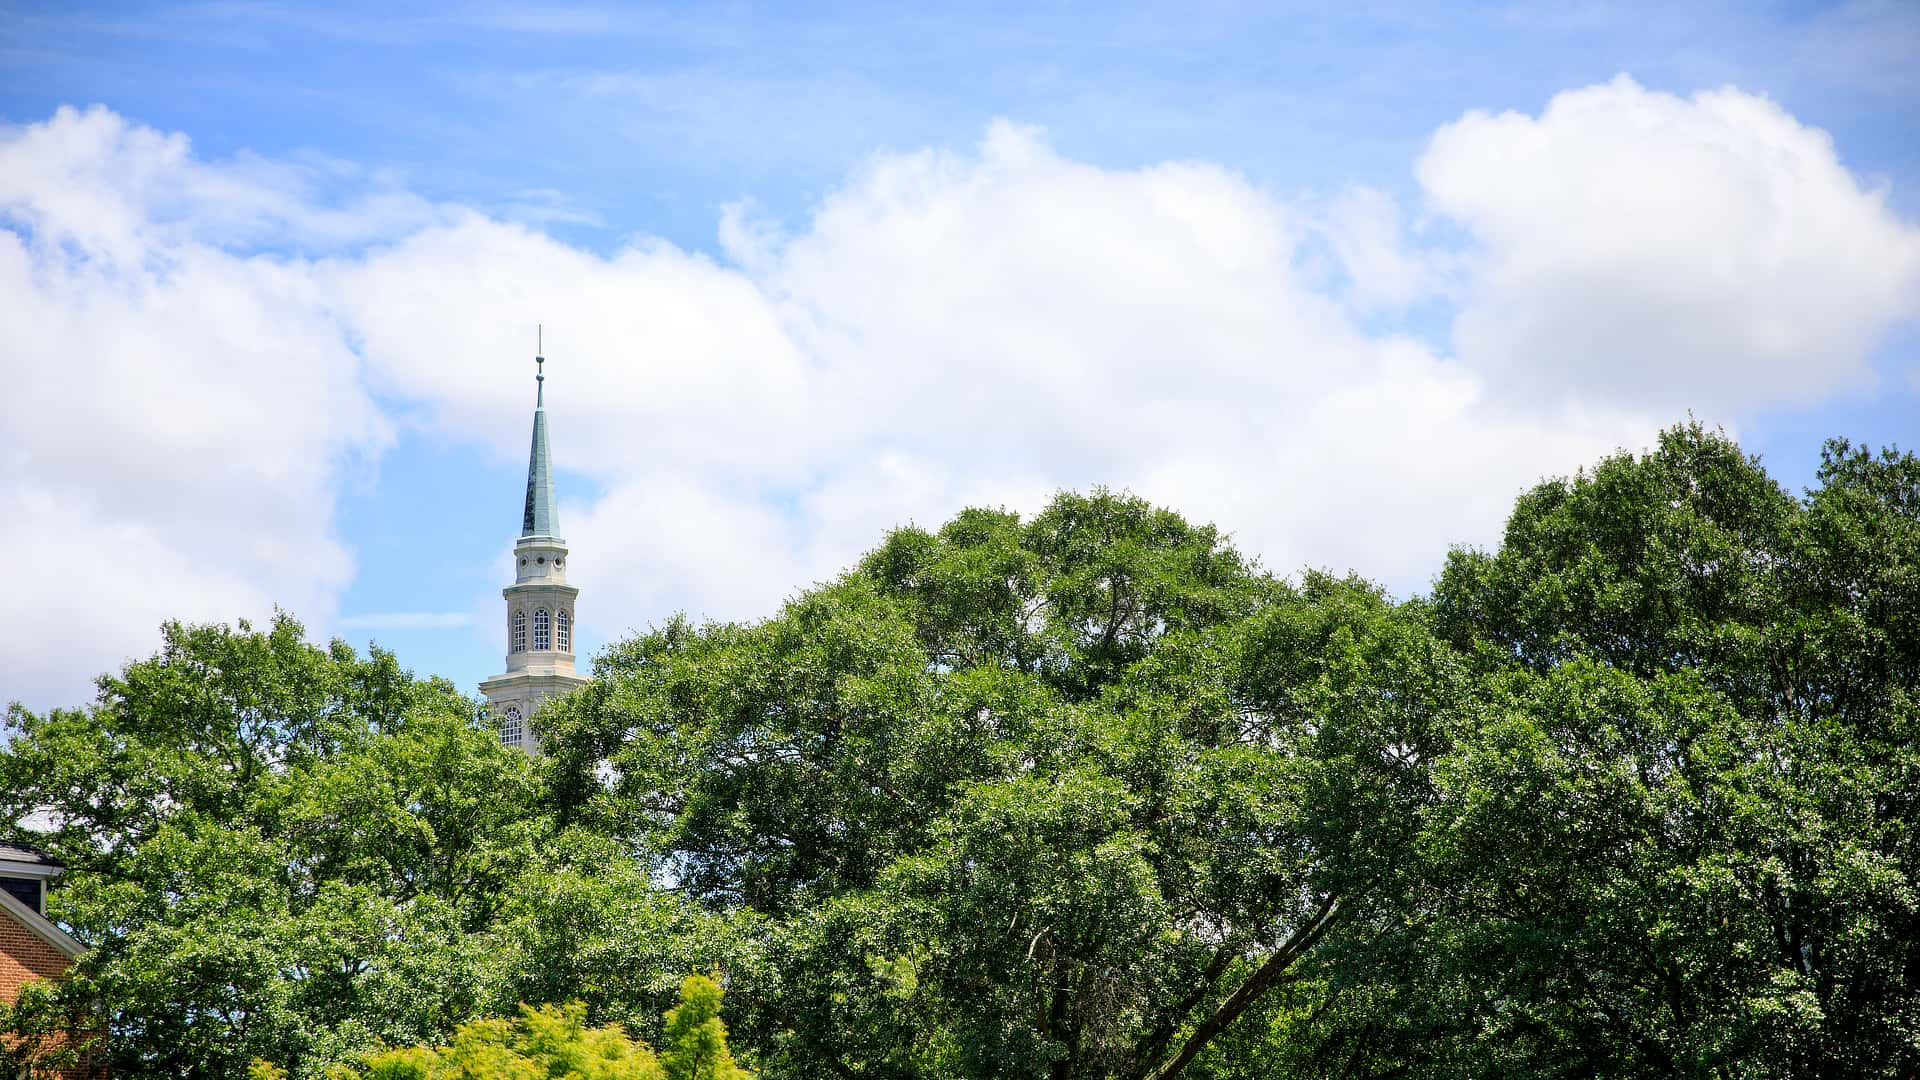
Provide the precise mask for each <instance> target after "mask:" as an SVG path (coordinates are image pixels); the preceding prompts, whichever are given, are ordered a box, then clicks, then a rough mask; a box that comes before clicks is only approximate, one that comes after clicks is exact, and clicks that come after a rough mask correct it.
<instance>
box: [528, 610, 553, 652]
mask: <svg viewBox="0 0 1920 1080" xmlns="http://www.w3.org/2000/svg"><path fill="white" fill-rule="evenodd" d="M551 648H553V620H552V619H551V618H550V617H548V615H547V609H546V608H534V609H533V651H534V652H545V651H547V650H548V649H551Z"/></svg>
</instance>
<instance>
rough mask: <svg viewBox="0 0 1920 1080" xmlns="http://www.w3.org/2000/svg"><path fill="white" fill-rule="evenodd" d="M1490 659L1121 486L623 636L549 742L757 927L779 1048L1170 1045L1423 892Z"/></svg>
mask: <svg viewBox="0 0 1920 1080" xmlns="http://www.w3.org/2000/svg"><path fill="white" fill-rule="evenodd" d="M1463 670H1464V669H1463V668H1462V667H1461V665H1460V664H1459V663H1458V661H1457V660H1456V659H1455V658H1454V657H1453V656H1452V654H1451V653H1450V652H1449V651H1448V650H1446V649H1445V648H1444V647H1442V646H1441V645H1440V644H1439V642H1438V641H1437V640H1436V639H1434V638H1433V637H1432V635H1431V634H1429V633H1428V632H1427V631H1426V630H1425V628H1424V626H1423V624H1422V623H1421V621H1420V620H1419V619H1418V618H1414V617H1404V616H1403V614H1402V613H1401V611H1400V610H1399V609H1396V608H1395V607H1394V606H1393V605H1392V604H1390V603H1388V602H1387V601H1386V600H1385V599H1384V598H1383V597H1382V596H1381V594H1380V593H1379V592H1378V591H1377V590H1375V589H1373V588H1371V587H1369V586H1366V585H1365V584H1364V583H1360V582H1357V581H1336V580H1333V579H1329V578H1325V577H1321V576H1312V577H1310V578H1309V579H1308V581H1307V582H1306V584H1305V585H1304V586H1303V587H1302V588H1297V589H1296V588H1292V587H1289V586H1287V585H1286V584H1285V583H1283V582H1281V581H1278V580H1276V579H1274V578H1272V577H1270V576H1268V575H1266V574H1264V573H1262V572H1260V571H1259V570H1258V569H1257V568H1256V567H1253V566H1251V565H1250V564H1248V563H1247V562H1246V561H1245V560H1244V559H1242V558H1241V557H1240V556H1239V555H1238V554H1236V553H1235V552H1234V551H1233V550H1232V548H1231V547H1229V546H1228V545H1227V544H1226V543H1225V542H1224V541H1223V540H1222V538H1221V537H1220V536H1219V535H1218V534H1217V533H1216V532H1214V531H1213V530H1212V529H1210V528H1200V527H1195V526H1192V525H1190V524H1188V523H1187V522H1185V521H1183V520H1181V519H1180V518H1179V517H1178V516H1177V515H1174V514H1172V513H1171V512H1168V511H1165V510H1158V509H1154V508H1152V507H1150V506H1148V505H1147V504H1145V503H1144V502H1141V501H1140V500H1137V499H1132V498H1127V497H1122V496H1115V495H1111V494H1108V493H1104V492H1097V493H1095V494H1094V495H1091V496H1075V495H1062V496H1061V497H1059V498H1058V499H1057V500H1056V501H1055V502H1054V504H1053V505H1052V506H1050V507H1049V508H1048V509H1047V510H1046V511H1045V512H1043V513H1042V514H1040V515H1038V516H1037V517H1036V518H1034V519H1033V520H1032V521H1029V522H1021V521H1020V520H1019V519H1018V518H1016V517H1015V516H1014V515H1011V514H1007V513H1004V512H989V511H968V512H966V513H963V514H961V515H960V516H959V517H957V518H956V519H955V520H954V521H953V522H951V523H949V524H948V525H947V526H946V527H944V528H943V529H941V530H940V531H939V532H938V533H928V532H924V531H921V530H917V529H904V530H899V531H897V532H895V533H893V534H892V535H890V536H889V537H888V538H887V540H886V541H885V543H883V544H882V546H881V547H880V548H879V549H878V550H876V551H875V552H874V553H873V554H872V555H870V556H869V557H868V558H866V559H865V560H863V562H862V563H861V564H860V566H859V567H857V568H856V569H854V570H853V571H851V572H849V573H848V574H846V575H845V576H843V577H842V578H841V579H839V580H838V581H836V582H833V583H830V584H828V585H826V586H824V587H822V588H819V589H816V590H814V591H812V592H809V593H807V594H804V595H802V596H800V597H798V598H797V599H795V600H794V601H792V602H791V603H789V604H788V605H787V606H786V608H785V609H784V610H783V611H782V612H781V613H780V615H778V616H777V617H775V618H773V619H771V620H769V621H767V622H765V623H762V624H759V625H755V626H735V625H710V626H706V627H694V626H692V625H690V624H687V623H685V622H681V621H677V622H673V623H670V624H669V625H667V626H666V627H664V628H662V629H661V630H659V631H657V632H655V633H652V634H648V635H646V636H643V637H641V638H638V639H635V640H633V641H630V642H627V643H624V644H622V645H620V646H617V647H616V648H614V649H613V650H611V651H610V652H609V654H608V655H607V656H605V657H603V658H602V660H601V661H600V662H599V665H598V667H597V676H598V678H597V680H596V682H595V684H594V685H593V686H591V687H590V688H588V689H587V690H586V691H585V692H583V693H582V694H580V695H577V696H575V697H574V698H572V699H570V700H569V701H567V702H565V703H563V704H562V705H561V706H560V707H559V708H558V709H556V710H555V711H554V712H553V713H552V714H551V716H550V718H549V730H548V731H547V732H546V733H545V734H544V735H543V745H544V746H545V747H547V748H548V749H549V751H550V752H551V755H552V756H551V757H550V758H549V759H548V762H547V767H548V768H549V769H550V770H551V771H550V773H549V782H550V785H551V791H552V792H553V799H554V803H553V810H554V812H555V814H556V815H558V816H559V817H561V818H562V819H564V820H566V821H568V822H569V823H571V824H572V825H574V826H575V827H578V828H583V829H588V830H591V831H594V832H597V833H599V834H602V835H606V836H609V837H613V838H615V839H616V840H617V842H619V843H620V844H622V845H623V847H624V848H625V850H626V851H627V852H629V853H630V854H631V855H632V856H633V857H634V858H635V859H637V860H639V861H640V862H641V863H642V864H643V865H646V866H648V867H650V869H648V870H647V871H646V873H647V874H648V875H649V876H650V877H652V878H654V879H655V880H667V881H671V882H673V883H674V888H675V889H677V890H679V891H680V893H681V894H682V895H684V896H686V897H687V898H689V899H690V900H692V901H693V902H695V903H697V904H698V905H699V908H700V909H701V911H702V912H704V913H705V917H706V918H707V919H709V920H711V921H714V922H716V923H719V924H724V925H726V926H728V927H730V928H731V930H730V932H729V933H728V934H726V935H722V936H721V941H720V942H717V944H722V946H723V951H724V952H725V953H726V955H725V956H724V958H723V959H722V962H724V963H726V964H727V965H728V968H729V973H730V979H731V980H732V983H733V986H734V988H735V994H736V1001H737V1002H738V1003H739V1005H740V1007H741V1011H740V1012H739V1013H738V1014H737V1016H736V1027H737V1030H738V1031H739V1032H740V1033H741V1037H742V1038H743V1039H744V1040H745V1041H746V1042H747V1043H749V1044H751V1045H752V1046H754V1047H755V1049H756V1051H757V1053H758V1054H759V1056H760V1060H761V1062H762V1063H763V1064H764V1066H765V1067H766V1068H767V1069H768V1070H769V1071H770V1072H772V1073H774V1074H778V1075H813V1074H815V1073H817V1072H820V1071H822V1070H824V1071H827V1072H831V1073H835V1074H838V1075H856V1074H858V1075H871V1076H906V1075H916V1076H986V1075H1053V1076H1059V1077H1069V1076H1108V1075H1119V1076H1137V1077H1147V1076H1153V1077H1156V1078H1161V1077H1170V1076H1173V1075H1177V1074H1179V1073H1181V1072H1183V1071H1184V1070H1185V1069H1187V1068H1188V1067H1189V1066H1190V1065H1191V1064H1192V1062H1193V1061H1194V1060H1195V1059H1196V1057H1198V1056H1199V1055H1200V1054H1202V1053H1203V1052H1204V1051H1205V1050H1206V1049H1207V1047H1208V1046H1209V1045H1210V1044H1211V1043H1212V1042H1213V1041H1214V1040H1215V1039H1216V1038H1217V1037H1218V1036H1219V1035H1220V1034H1221V1033H1222V1032H1223V1031H1225V1030H1227V1029H1229V1028H1231V1027H1232V1026H1233V1025H1234V1023H1235V1021H1236V1020H1237V1019H1238V1017H1239V1016H1240V1015H1242V1014H1243V1013H1244V1012H1245V1011H1246V1010H1248V1009H1249V1008H1251V1007H1253V1006H1255V1005H1256V1004H1258V1003H1260V1002H1261V1001H1262V1000H1263V999H1264V998H1266V997H1267V995H1269V994H1271V993H1273V992H1274V991H1275V989H1276V988H1278V987H1282V986H1288V985H1291V984H1292V983H1293V982H1294V980H1296V979H1297V977H1298V976H1299V974H1300V972H1301V971H1302V970H1303V969H1304V968H1305V967H1306V966H1307V965H1308V964H1309V962H1310V958H1312V957H1315V956H1317V955H1319V953H1320V951H1321V950H1323V949H1324V948H1327V947H1328V946H1329V944H1330V943H1332V942H1334V941H1337V940H1340V939H1341V938H1342V937H1343V936H1346V935H1363V934H1364V931H1363V930H1362V929H1361V927H1365V926H1369V925H1370V924H1371V923H1373V922H1375V921H1377V920H1379V919H1381V918H1382V917H1383V912H1387V911H1391V910H1396V909H1397V905H1398V904H1399V902H1400V901H1399V897H1400V896H1401V895H1402V893H1403V890H1402V886H1401V885H1400V884H1399V883H1398V881H1397V878H1398V877H1399V876H1400V875H1402V874H1404V873H1405V872H1406V871H1407V869H1408V861H1407V859H1406V857H1405V856H1404V853H1403V850H1404V849H1405V848H1406V846H1407V844H1408V843H1409V838H1410V837H1411V835H1412V832H1413V830H1412V828H1411V823H1412V822H1414V821H1415V820H1416V818H1415V814H1416V812H1417V809H1418V807H1419V806H1420V805H1421V804H1422V801H1423V800H1424V799H1426V798H1427V797H1428V793H1427V788H1426V784H1425V781H1424V779H1423V768H1424V765H1423V762H1424V761H1425V759H1426V757H1427V756H1429V755H1430V754H1432V753H1434V752H1435V748H1436V747H1437V746H1439V744H1440V741H1441V740H1443V739H1444V737H1445V734H1444V730H1443V729H1444V727H1445V723H1446V717H1445V714H1446V713H1447V711H1448V710H1449V709H1451V708H1452V707H1453V706H1454V704H1456V703H1457V702H1459V701H1461V700H1464V699H1463V694H1462V686H1461V684H1460V676H1461V673H1462V671H1463ZM1382 819H1384V820H1382ZM595 1007H596V1008H607V1009H611V1008H616V1007H617V1005H616V1004H615V1003H613V1002H611V1001H605V1002H600V1003H596V1005H595Z"/></svg>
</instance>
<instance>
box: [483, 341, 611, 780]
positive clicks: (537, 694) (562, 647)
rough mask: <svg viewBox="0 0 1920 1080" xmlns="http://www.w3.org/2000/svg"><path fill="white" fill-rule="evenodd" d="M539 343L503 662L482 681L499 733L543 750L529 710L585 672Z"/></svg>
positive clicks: (534, 750) (522, 745) (527, 747)
mask: <svg viewBox="0 0 1920 1080" xmlns="http://www.w3.org/2000/svg"><path fill="white" fill-rule="evenodd" d="M543 351H544V350H542V349H540V348H538V347H536V348H535V350H534V353H535V355H534V358H533V362H534V376H533V378H534V387H535V389H534V394H533V452H532V453H531V454H530V455H529V456H528V458H527V503H526V511H525V513H523V514H522V515H521V523H520V539H519V540H517V541H515V542H514V545H513V584H511V585H509V586H507V587H506V588H504V589H502V590H501V591H500V595H501V597H502V598H504V599H505V600H506V602H507V610H506V616H507V621H506V631H507V670H506V671H504V672H502V673H500V674H498V675H495V676H494V677H493V678H491V679H488V680H486V681H485V682H483V683H481V684H480V693H481V694H482V695H484V696H485V697H486V699H487V713H488V715H489V716H490V717H491V718H492V720H493V723H494V727H495V730H497V731H498V732H499V734H500V741H501V742H503V743H505V744H507V745H508V746H517V747H519V748H520V749H522V750H525V751H527V752H528V753H530V754H537V753H539V752H540V738H539V734H538V733H537V732H536V731H535V730H534V726H533V714H534V711H535V710H536V709H538V708H539V707H540V703H541V702H543V701H546V700H548V699H549V698H553V697H558V696H559V695H561V694H565V693H567V692H568V691H571V690H573V689H574V688H576V687H578V686H581V685H582V684H584V683H585V682H586V681H587V680H586V678H585V677H584V676H582V675H581V674H580V673H579V672H578V671H576V670H574V665H573V648H574V641H573V626H574V623H573V617H574V601H575V600H577V599H578V598H579V596H580V590H579V589H576V588H574V587H573V586H571V585H569V584H567V561H568V560H567V542H566V541H565V540H562V539H560V537H559V536H557V535H555V533H557V532H558V531H559V521H558V519H557V518H555V517H554V513H553V454H552V452H551V451H549V450H548V449H547V387H546V383H547V376H546V363H547V359H546V357H545V356H542V355H540V353H541V352H543Z"/></svg>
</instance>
